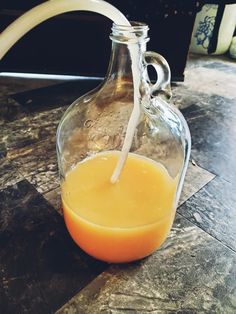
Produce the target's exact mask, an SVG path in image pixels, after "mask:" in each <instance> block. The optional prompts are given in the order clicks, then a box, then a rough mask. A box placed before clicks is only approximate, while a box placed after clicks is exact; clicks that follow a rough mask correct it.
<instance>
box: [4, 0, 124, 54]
mask: <svg viewBox="0 0 236 314" xmlns="http://www.w3.org/2000/svg"><path fill="white" fill-rule="evenodd" d="M71 11H90V12H96V13H99V14H101V15H104V16H106V17H108V18H109V19H111V20H112V21H113V22H114V23H115V24H120V25H127V26H128V25H130V23H129V22H128V20H127V19H126V17H125V16H124V15H123V14H122V13H121V12H120V11H119V10H118V9H116V8H115V7H114V6H112V5H111V4H109V3H107V2H105V1H102V0H49V1H47V2H44V3H42V4H40V5H38V6H36V7H34V8H33V9H31V10H29V11H28V12H26V13H25V14H23V15H22V16H21V17H19V18H18V19H17V20H15V21H14V22H13V23H12V24H10V25H9V26H8V27H7V28H6V29H5V30H4V31H3V32H2V33H1V34H0V60H1V59H2V58H3V57H4V56H5V54H6V53H7V52H8V50H9V49H10V48H11V47H12V46H13V45H14V44H15V43H16V42H17V41H18V40H19V39H20V38H21V37H23V36H24V35H25V34H26V33H28V32H29V31H30V30H31V29H33V28H34V27H35V26H37V25H39V24H40V23H42V22H44V21H45V20H47V19H49V18H51V17H53V16H56V15H58V14H62V13H66V12H71Z"/></svg>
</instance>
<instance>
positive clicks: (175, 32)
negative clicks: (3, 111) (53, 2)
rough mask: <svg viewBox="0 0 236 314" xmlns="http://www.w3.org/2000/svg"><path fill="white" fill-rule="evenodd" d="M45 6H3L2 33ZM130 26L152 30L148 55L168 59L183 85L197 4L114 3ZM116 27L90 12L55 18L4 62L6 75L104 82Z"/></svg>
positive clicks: (183, 0) (24, 2)
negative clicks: (46, 75) (63, 76)
mask: <svg viewBox="0 0 236 314" xmlns="http://www.w3.org/2000/svg"><path fill="white" fill-rule="evenodd" d="M42 2H43V1H42V0H5V1H4V0H3V1H1V4H0V32H1V31H2V30H3V29H4V28H5V27H6V26H7V25H9V24H10V23H11V22H12V21H14V20H15V19H16V18H17V17H19V16H20V15H21V14H22V13H24V12H25V11H27V10H29V9H30V8H32V7H34V6H35V5H37V4H40V3H42ZM108 2H110V3H111V4H113V5H115V6H116V7H117V8H118V9H120V10H121V12H123V13H124V14H125V15H126V17H127V18H128V19H129V20H136V21H141V22H145V23H147V24H148V25H149V27H150V31H149V36H150V38H151V41H150V43H149V44H148V50H153V51H156V52H158V53H160V54H162V55H163V56H164V57H165V58H166V59H167V61H168V62H169V64H170V67H171V71H172V79H173V80H183V78H184V68H185V64H186V60H187V54H188V49H189V44H190V39H191V34H192V29H193V24H194V20H195V15H196V13H197V11H198V10H200V7H201V5H202V4H201V3H200V2H199V1H197V0H178V1H175V0H145V1H136V0H110V1H108ZM110 28H111V21H110V20H108V19H106V18H105V17H103V16H101V15H98V14H92V13H87V12H73V13H67V14H63V15H60V16H57V17H54V18H52V19H50V20H48V21H46V22H44V23H42V24H40V25H39V26H37V27H36V28H35V29H33V30H32V31H30V32H29V33H28V34H26V35H25V36H24V37H23V38H22V39H21V40H20V41H19V42H18V43H17V44H16V45H15V46H14V47H13V48H12V49H11V50H10V51H9V52H8V54H7V55H6V56H5V57H4V58H3V60H2V61H0V71H13V72H30V73H53V74H75V75H86V76H101V77H103V76H104V75H105V73H106V70H107V66H108V62H109V56H110V46H111V41H110V39H109V34H110Z"/></svg>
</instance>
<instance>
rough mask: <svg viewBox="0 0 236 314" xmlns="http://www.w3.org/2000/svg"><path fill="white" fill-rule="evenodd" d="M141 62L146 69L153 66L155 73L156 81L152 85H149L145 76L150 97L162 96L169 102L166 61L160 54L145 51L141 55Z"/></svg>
mask: <svg viewBox="0 0 236 314" xmlns="http://www.w3.org/2000/svg"><path fill="white" fill-rule="evenodd" d="M143 62H144V66H145V68H146V72H147V67H148V66H149V65H151V66H153V67H154V69H155V70H156V73H157V80H156V82H155V83H154V84H152V83H151V80H150V78H149V76H148V72H147V73H146V74H147V79H148V83H149V87H150V93H151V95H152V96H154V97H155V96H164V97H165V98H166V100H169V99H170V98H171V97H172V92H171V87H170V78H171V73H170V67H169V64H168V63H167V61H166V59H165V58H164V57H162V56H161V55H160V54H158V53H156V52H153V51H146V52H144V53H143Z"/></svg>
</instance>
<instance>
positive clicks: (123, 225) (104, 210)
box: [62, 151, 177, 262]
mask: <svg viewBox="0 0 236 314" xmlns="http://www.w3.org/2000/svg"><path fill="white" fill-rule="evenodd" d="M119 155H120V152H117V151H115V152H104V153H99V154H96V155H94V156H93V157H90V158H87V159H85V160H84V161H83V162H80V163H78V164H77V165H76V166H75V167H74V168H73V169H72V170H70V171H69V172H68V174H67V175H66V178H65V181H64V183H63V184H62V202H63V210H64V218H65V222H66V226H67V228H68V230H69V233H70V234H71V236H72V238H73V239H74V241H75V242H76V243H77V244H78V245H79V246H80V247H81V248H82V249H83V250H84V251H85V252H87V253H88V254H90V255H91V256H93V257H95V258H97V259H100V260H103V261H107V262H129V261H133V260H137V259H140V258H143V257H145V256H147V255H149V254H151V253H152V252H153V251H154V250H155V249H157V248H158V247H159V246H160V245H161V244H162V243H163V242H164V241H165V239H166V237H167V235H168V233H169V231H170V228H171V226H172V222H173V219H174V215H175V208H174V199H175V192H176V185H177V180H174V179H172V178H171V177H170V176H169V174H168V173H167V171H166V169H165V168H164V167H163V166H162V165H161V164H158V163H156V162H154V161H152V160H150V159H148V158H146V157H142V156H139V155H136V154H132V153H129V155H128V159H127V161H126V163H125V166H124V169H123V171H122V173H121V175H120V177H119V180H118V181H117V182H116V184H112V183H111V182H110V177H111V174H112V171H113V170H114V167H115V165H116V163H117V160H118V158H119Z"/></svg>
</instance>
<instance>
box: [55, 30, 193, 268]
mask: <svg viewBox="0 0 236 314" xmlns="http://www.w3.org/2000/svg"><path fill="white" fill-rule="evenodd" d="M147 32H148V27H147V26H146V25H142V24H135V25H133V26H132V27H131V26H130V27H127V26H126V27H122V26H117V25H113V29H112V34H111V36H110V38H111V39H112V51H111V59H110V64H109V68H108V72H107V76H106V78H105V80H104V82H103V83H102V84H101V85H100V86H98V87H97V88H96V89H94V90H92V91H91V92H89V93H87V94H86V95H84V96H82V97H80V98H79V99H77V100H76V101H75V102H74V103H73V104H72V105H71V106H70V107H69V108H68V110H67V111H66V113H65V114H64V116H63V118H62V120H61V122H60V124H59V127H58V132H57V154H58V164H59V171H60V177H61V186H62V200H63V197H64V196H65V197H67V198H68V197H69V196H68V195H69V194H70V193H69V192H68V190H66V189H65V188H63V187H64V186H65V182H66V180H67V175H68V173H70V171H71V170H72V169H74V168H75V167H76V165H77V164H78V163H80V162H82V161H84V160H86V158H88V157H89V156H94V155H96V154H98V153H101V152H107V151H121V149H122V145H123V143H124V137H125V133H126V128H127V124H128V120H129V117H130V115H131V112H132V109H133V97H134V86H133V76H132V69H131V56H130V50H129V47H130V45H136V47H137V48H138V49H136V51H137V56H136V58H137V60H139V69H140V73H139V75H140V86H139V90H140V95H141V97H140V109H141V114H140V119H139V122H138V124H137V128H136V131H135V136H134V139H133V142H132V146H131V149H130V152H132V153H135V154H137V155H141V156H144V157H147V158H149V159H151V160H152V161H154V162H156V163H158V164H161V165H162V166H163V167H164V168H165V169H166V171H167V173H168V175H169V176H170V177H171V178H172V179H173V180H175V182H176V190H175V196H174V202H173V209H172V210H173V215H171V219H170V222H169V224H168V226H167V227H166V232H165V234H164V236H163V237H162V238H161V239H160V240H159V241H157V242H155V243H154V244H152V245H151V246H149V245H148V244H147V248H146V249H144V250H141V252H133V253H134V254H131V255H129V254H126V253H127V248H126V253H124V252H123V251H122V247H124V246H126V244H127V243H128V242H129V239H131V238H132V241H134V242H132V241H131V240H130V241H131V242H130V243H131V244H130V245H131V247H134V246H135V245H134V243H137V242H139V241H142V242H145V241H146V242H148V241H149V240H148V239H149V238H148V237H147V238H145V235H144V234H142V236H141V235H140V238H139V237H138V236H137V238H136V239H133V238H134V236H132V237H131V236H130V234H131V233H132V228H133V227H134V226H130V227H129V225H126V227H125V228H124V229H126V231H125V232H126V235H127V232H128V233H129V236H126V237H125V236H124V235H123V234H121V235H120V238H119V235H117V230H118V229H122V228H123V226H119V225H115V226H113V229H114V230H113V231H114V232H116V235H115V238H114V234H113V233H112V230H111V227H110V226H107V225H103V226H102V224H101V226H97V227H98V228H100V227H101V228H103V227H104V228H105V229H106V228H107V230H105V231H104V232H105V233H106V237H105V238H104V237H102V236H101V237H100V240H99V241H100V242H99V243H97V242H96V241H95V239H96V240H97V239H98V238H99V236H98V234H96V232H95V231H94V230H93V231H92V232H91V230H90V233H89V231H88V230H87V231H88V232H87V231H86V230H85V231H86V232H87V233H86V232H84V233H83V231H81V229H80V228H81V224H80V223H79V222H78V225H76V219H77V218H78V219H79V218H81V217H79V214H78V213H76V210H75V209H76V208H71V206H70V210H72V211H73V214H72V216H73V218H71V217H69V216H68V211H67V210H66V208H65V207H66V205H65V203H63V204H64V216H65V221H66V225H67V228H68V230H69V232H70V234H71V236H72V238H73V239H74V240H75V241H76V242H77V243H78V244H79V245H80V246H81V247H82V249H84V250H85V251H86V252H87V253H89V254H90V255H92V256H94V257H96V258H98V259H102V260H106V261H109V262H127V261H131V260H135V259H139V258H142V257H144V256H147V255H149V254H151V253H152V252H153V251H154V250H155V249H156V248H158V247H159V246H160V245H161V244H162V243H163V241H164V240H165V238H166V236H167V234H168V232H169V230H170V228H171V225H172V223H173V219H174V213H175V209H176V207H177V204H178V199H179V196H180V193H181V189H182V185H183V180H184V176H185V172H186V168H187V164H188V159H189V154H190V134H189V129H188V126H187V124H186V122H185V120H184V118H183V116H182V114H181V113H180V112H179V110H178V109H176V108H175V107H174V106H173V105H171V104H170V103H168V101H167V99H168V98H169V96H170V72H169V67H168V64H167V63H166V61H165V60H164V59H163V58H162V57H161V56H160V55H158V54H156V53H153V52H146V43H147V41H148V37H147ZM134 35H135V38H134ZM149 65H151V66H153V67H154V68H155V69H156V71H157V77H158V79H157V82H156V83H155V84H152V83H151V82H150V79H149V77H148V71H147V68H148V66H149ZM77 184H78V185H83V182H80V181H78V182H77ZM65 194H66V195H65ZM91 197H92V196H91ZM75 207H76V205H75ZM111 210H112V209H111ZM71 219H72V220H73V221H72V220H71ZM82 219H85V220H86V218H85V217H82ZM89 223H91V224H92V225H93V224H96V223H95V222H94V221H90V222H89ZM155 223H156V222H155V221H151V222H150V224H152V225H153V224H155ZM71 225H73V227H71ZM145 225H146V222H144V224H143V226H142V225H140V224H139V226H135V228H136V227H141V228H142V227H145ZM154 228H156V229H158V226H157V225H156V226H154ZM82 229H83V228H82ZM108 230H110V231H111V233H110V235H109V232H110V231H109V232H108ZM101 232H103V231H101ZM101 232H100V233H101ZM134 233H135V232H134ZM80 234H81V237H84V238H86V239H87V240H86V241H88V242H89V243H86V244H84V243H83V240H82V242H81V241H80ZM155 236H156V237H158V236H159V235H158V234H156V235H155V233H153V234H152V235H151V237H152V238H153V237H155ZM102 241H104V244H103V243H102ZM122 241H124V243H122ZM95 242H96V244H95ZM115 243H117V247H118V246H119V245H120V246H121V248H118V249H117V251H116V250H115V252H113V253H114V254H113V253H112V255H111V256H109V254H108V255H106V253H104V252H102V253H101V254H100V253H99V252H96V249H94V247H93V246H96V247H97V248H98V247H100V246H101V247H102V246H103V245H104V246H106V249H105V251H109V250H110V251H111V250H112V249H113V247H114V246H116V244H115ZM127 245H128V244H127ZM145 245H146V244H144V246H145ZM94 250H95V251H94ZM128 250H130V248H129V249H128ZM131 251H132V249H131ZM137 251H138V249H137Z"/></svg>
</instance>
